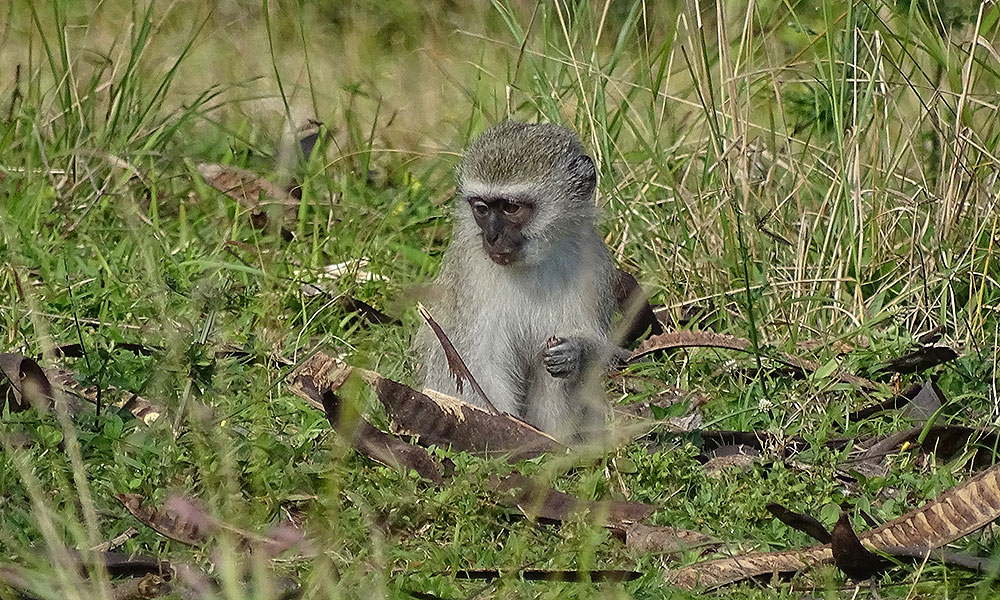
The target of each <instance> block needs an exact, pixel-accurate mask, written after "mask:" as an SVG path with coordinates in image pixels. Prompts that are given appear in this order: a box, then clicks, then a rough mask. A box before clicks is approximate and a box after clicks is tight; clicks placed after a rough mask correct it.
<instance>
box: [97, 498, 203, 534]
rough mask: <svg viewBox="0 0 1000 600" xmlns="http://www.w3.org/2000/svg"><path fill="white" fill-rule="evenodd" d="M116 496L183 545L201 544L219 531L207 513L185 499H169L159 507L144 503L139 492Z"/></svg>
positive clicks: (137, 514) (123, 503)
mask: <svg viewBox="0 0 1000 600" xmlns="http://www.w3.org/2000/svg"><path fill="white" fill-rule="evenodd" d="M115 498H117V499H118V501H119V502H121V503H122V505H123V506H124V507H125V508H126V509H128V511H129V512H130V513H132V516H134V517H135V518H136V519H138V520H139V522H141V523H142V524H144V525H146V526H148V527H150V528H151V529H153V530H155V531H157V532H158V533H160V534H162V535H164V536H166V537H168V538H170V539H172V540H176V541H178V542H180V543H182V544H188V545H189V546H200V545H202V544H204V543H205V542H206V541H207V540H208V537H209V536H210V535H212V534H213V533H215V531H216V530H217V526H216V524H215V523H214V521H212V520H211V519H210V518H209V517H208V516H207V513H206V512H205V511H204V510H203V509H202V508H201V507H198V506H197V505H196V504H195V503H194V502H193V501H191V500H189V499H186V498H179V497H173V498H168V499H167V501H166V502H165V503H164V504H163V508H160V509H157V508H153V507H151V506H145V505H144V504H143V501H144V497H143V496H142V495H140V494H115Z"/></svg>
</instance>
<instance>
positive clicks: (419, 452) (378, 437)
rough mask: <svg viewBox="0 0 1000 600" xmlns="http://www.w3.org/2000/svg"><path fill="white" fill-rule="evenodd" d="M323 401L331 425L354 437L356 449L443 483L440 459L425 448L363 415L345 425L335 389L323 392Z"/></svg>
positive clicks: (352, 440) (436, 482) (368, 455)
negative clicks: (376, 425) (396, 434)
mask: <svg viewBox="0 0 1000 600" xmlns="http://www.w3.org/2000/svg"><path fill="white" fill-rule="evenodd" d="M322 402H323V412H325V413H326V418H327V419H328V420H329V421H330V426H331V427H333V428H334V430H336V431H337V433H339V434H340V435H341V436H342V437H344V438H345V439H348V440H350V441H351V445H352V446H353V447H354V449H355V450H357V451H358V452H360V453H361V454H363V455H365V456H367V457H368V458H370V459H372V460H374V461H375V462H378V463H381V464H383V465H385V466H387V467H390V468H392V469H395V470H397V471H403V472H405V471H407V470H408V469H413V470H414V471H416V472H417V474H418V475H420V476H421V477H423V478H424V479H427V480H428V481H431V482H433V483H435V484H438V485H440V484H441V483H442V482H443V478H442V477H441V472H440V470H439V465H438V463H437V461H435V460H434V459H433V458H431V455H430V454H428V452H427V451H426V450H424V449H423V448H421V447H419V446H414V445H412V444H407V443H406V442H404V441H403V440H401V439H398V438H394V437H392V436H391V435H389V434H387V433H385V432H383V431H382V430H380V429H377V428H376V427H374V426H373V425H372V424H371V423H369V422H368V421H365V420H364V419H360V418H359V419H358V421H357V422H356V423H354V424H352V425H346V426H345V424H344V423H343V421H342V419H341V418H340V399H339V398H338V397H337V395H336V394H334V393H333V392H329V391H327V392H325V393H323V396H322Z"/></svg>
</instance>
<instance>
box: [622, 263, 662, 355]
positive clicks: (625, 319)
mask: <svg viewBox="0 0 1000 600" xmlns="http://www.w3.org/2000/svg"><path fill="white" fill-rule="evenodd" d="M611 287H612V291H613V292H614V295H615V301H616V302H617V303H618V309H619V310H620V311H621V313H622V322H621V323H620V324H619V325H618V327H619V329H620V330H621V333H620V334H619V336H618V337H619V338H620V339H621V340H622V342H621V343H622V345H623V346H629V345H631V344H634V343H635V342H638V341H639V340H641V339H643V338H644V337H645V335H644V334H646V332H647V331H648V332H649V335H659V334H661V333H663V324H661V323H660V320H659V319H657V318H656V314H655V313H653V308H652V307H651V306H650V305H649V301H648V300H647V299H646V294H645V293H643V291H642V288H641V287H640V286H639V282H638V281H636V280H635V277H633V276H632V275H631V274H629V273H626V272H625V271H623V270H621V269H615V277H614V279H613V280H612V284H611Z"/></svg>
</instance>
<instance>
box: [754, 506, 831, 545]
mask: <svg viewBox="0 0 1000 600" xmlns="http://www.w3.org/2000/svg"><path fill="white" fill-rule="evenodd" d="M764 508H766V509H767V512H769V513H771V514H772V515H773V516H774V518H775V519H778V520H779V521H781V522H782V523H784V524H785V525H788V526H789V527H791V528H792V529H797V530H799V531H801V532H802V533H804V534H806V535H808V536H809V537H811V538H812V539H814V540H816V541H817V542H819V543H821V544H829V543H830V539H831V536H830V532H829V531H827V530H826V527H824V526H823V524H822V523H820V522H819V521H818V520H817V519H816V518H815V517H812V516H810V515H807V514H804V513H797V512H794V511H791V510H788V509H787V508H785V507H784V506H782V505H780V504H778V503H776V502H772V503H770V504H768V505H767V506H765V507H764Z"/></svg>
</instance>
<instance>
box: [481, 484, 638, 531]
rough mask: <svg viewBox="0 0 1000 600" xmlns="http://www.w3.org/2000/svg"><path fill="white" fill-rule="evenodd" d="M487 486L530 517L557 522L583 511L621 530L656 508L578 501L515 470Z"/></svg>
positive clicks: (626, 502) (596, 519) (602, 523)
mask: <svg viewBox="0 0 1000 600" xmlns="http://www.w3.org/2000/svg"><path fill="white" fill-rule="evenodd" d="M489 485H490V487H491V488H493V490H494V491H496V492H498V493H499V494H500V502H501V503H503V504H504V505H506V506H511V507H514V508H517V509H518V510H519V511H521V512H522V513H523V514H524V515H525V516H527V517H528V518H531V519H545V520H549V521H560V522H561V521H565V520H566V519H568V518H569V517H570V515H572V514H574V513H579V512H581V511H586V512H587V514H588V515H589V516H590V517H591V518H592V519H594V523H595V524H598V525H601V526H602V527H607V528H609V529H615V530H618V531H622V532H624V531H626V530H627V529H628V528H629V527H630V526H631V525H634V524H635V523H638V522H639V521H641V520H642V519H645V518H646V517H648V516H649V515H651V514H653V513H654V512H655V511H656V507H655V506H651V505H649V504H642V503H641V502H628V501H624V500H596V501H595V500H581V499H579V498H574V497H573V496H570V495H569V494H564V493H563V492H559V491H556V490H554V489H552V488H550V487H548V486H544V485H540V484H538V483H535V482H534V481H532V480H531V479H529V478H528V477H525V476H524V475H520V474H516V473H515V474H512V475H508V476H507V477H504V478H503V479H499V478H496V477H492V478H491V479H490V480H489Z"/></svg>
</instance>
